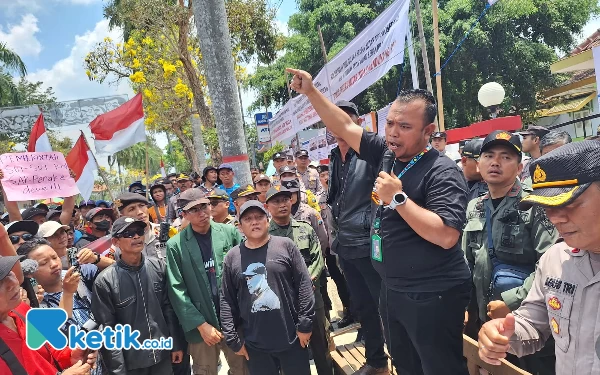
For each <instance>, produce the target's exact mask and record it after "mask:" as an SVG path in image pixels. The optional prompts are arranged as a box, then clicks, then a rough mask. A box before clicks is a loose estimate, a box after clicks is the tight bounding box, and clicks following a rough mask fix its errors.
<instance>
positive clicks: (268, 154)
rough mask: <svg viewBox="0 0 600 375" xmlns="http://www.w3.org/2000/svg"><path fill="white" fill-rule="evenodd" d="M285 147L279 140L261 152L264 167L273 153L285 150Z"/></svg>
mask: <svg viewBox="0 0 600 375" xmlns="http://www.w3.org/2000/svg"><path fill="white" fill-rule="evenodd" d="M286 148H287V147H286V145H284V144H283V143H281V142H277V143H275V144H274V145H273V147H271V148H270V149H268V150H267V151H265V152H264V153H262V162H263V165H264V166H265V168H266V167H267V165H269V161H271V159H272V158H273V155H275V154H276V153H278V152H281V151H283V150H285V149H286ZM258 155H261V154H258ZM258 155H257V156H256V158H257V159H258V158H259V156H258Z"/></svg>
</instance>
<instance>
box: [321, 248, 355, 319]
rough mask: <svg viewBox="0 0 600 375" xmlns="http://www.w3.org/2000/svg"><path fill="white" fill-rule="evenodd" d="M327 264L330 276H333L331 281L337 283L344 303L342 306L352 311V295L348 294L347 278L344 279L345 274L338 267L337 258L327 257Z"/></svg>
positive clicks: (333, 256) (330, 255) (331, 255)
mask: <svg viewBox="0 0 600 375" xmlns="http://www.w3.org/2000/svg"><path fill="white" fill-rule="evenodd" d="M325 263H326V264H327V271H329V276H331V279H332V280H333V282H334V283H335V286H336V288H337V291H338V295H339V296H340V300H341V301H342V305H343V306H344V308H345V309H347V310H350V294H349V293H348V287H347V285H346V278H345V277H344V274H343V273H342V271H341V270H340V267H339V266H338V262H337V256H335V255H333V254H329V255H327V257H326V258H325Z"/></svg>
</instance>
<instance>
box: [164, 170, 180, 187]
mask: <svg viewBox="0 0 600 375" xmlns="http://www.w3.org/2000/svg"><path fill="white" fill-rule="evenodd" d="M178 176H179V175H178V174H177V173H169V174H168V175H167V179H168V180H169V181H171V183H172V184H173V186H175V184H176V183H177V177H178Z"/></svg>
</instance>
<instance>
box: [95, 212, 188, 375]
mask: <svg viewBox="0 0 600 375" xmlns="http://www.w3.org/2000/svg"><path fill="white" fill-rule="evenodd" d="M146 226H147V224H146V223H145V222H143V221H141V220H136V219H134V218H131V217H120V218H118V219H117V220H116V221H115V223H114V224H113V227H112V231H111V235H112V243H113V246H115V247H117V248H118V249H119V252H118V254H119V255H118V257H117V262H116V264H115V265H114V266H113V267H110V268H108V269H106V270H105V271H104V272H102V273H101V274H100V275H98V277H97V278H96V280H95V282H94V293H93V295H92V313H93V314H94V318H95V320H96V322H97V323H98V324H101V325H104V326H108V327H113V328H114V327H115V326H116V325H117V324H129V325H130V326H131V329H132V330H137V331H139V332H140V335H139V338H138V340H139V341H140V342H143V341H144V340H146V339H150V338H152V339H161V338H164V339H167V338H168V337H173V349H172V350H171V351H170V352H169V351H166V350H154V349H153V350H148V351H144V352H140V351H137V350H135V349H129V350H108V349H106V348H103V349H101V353H102V358H103V359H104V364H105V365H106V367H107V369H108V371H109V373H111V374H172V373H173V369H172V365H171V363H179V362H181V360H182V358H183V351H182V349H183V346H184V345H185V343H184V340H183V338H182V337H178V335H177V332H179V322H178V321H177V316H176V315H175V313H174V311H173V308H172V307H171V304H170V302H169V298H168V295H167V280H166V275H165V266H164V263H162V262H160V261H159V260H158V259H155V258H151V257H146V256H144V254H143V250H144V233H145V231H146ZM188 374H189V371H188Z"/></svg>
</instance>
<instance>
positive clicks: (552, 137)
mask: <svg viewBox="0 0 600 375" xmlns="http://www.w3.org/2000/svg"><path fill="white" fill-rule="evenodd" d="M572 141H573V140H572V139H571V135H570V134H569V133H567V132H565V131H556V130H552V131H550V132H548V134H546V135H545V136H544V137H543V138H542V139H541V141H540V152H542V151H543V150H544V147H548V146H552V145H555V144H557V143H562V144H563V145H566V144H567V143H571V142H572Z"/></svg>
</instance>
